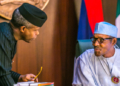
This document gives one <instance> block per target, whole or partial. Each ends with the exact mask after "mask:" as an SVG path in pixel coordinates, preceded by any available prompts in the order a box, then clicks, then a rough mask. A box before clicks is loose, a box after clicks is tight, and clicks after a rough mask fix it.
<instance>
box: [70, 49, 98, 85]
mask: <svg viewBox="0 0 120 86" xmlns="http://www.w3.org/2000/svg"><path fill="white" fill-rule="evenodd" d="M88 61H89V54H88V52H87V51H86V52H84V53H83V54H82V55H80V56H79V57H78V58H77V59H76V62H75V69H74V78H73V83H72V85H73V86H99V85H98V84H96V80H95V75H94V73H93V72H94V71H92V70H91V68H90V65H89V62H88Z"/></svg>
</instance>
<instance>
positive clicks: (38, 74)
mask: <svg viewBox="0 0 120 86" xmlns="http://www.w3.org/2000/svg"><path fill="white" fill-rule="evenodd" d="M41 72H42V67H41V69H40V72H39V73H38V74H37V75H36V77H35V78H34V80H35V79H36V78H37V77H38V76H39V75H40V73H41Z"/></svg>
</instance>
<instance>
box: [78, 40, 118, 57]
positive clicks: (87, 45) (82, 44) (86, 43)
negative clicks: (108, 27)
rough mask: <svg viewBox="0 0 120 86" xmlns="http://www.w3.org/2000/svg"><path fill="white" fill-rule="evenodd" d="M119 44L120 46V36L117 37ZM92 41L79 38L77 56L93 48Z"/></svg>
mask: <svg viewBox="0 0 120 86" xmlns="http://www.w3.org/2000/svg"><path fill="white" fill-rule="evenodd" d="M117 46H119V47H120V38H117ZM92 48H93V46H92V41H91V40H90V39H85V40H78V41H77V44H76V57H78V56H79V55H80V54H82V53H83V52H84V51H85V50H87V49H92Z"/></svg>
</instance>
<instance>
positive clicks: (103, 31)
mask: <svg viewBox="0 0 120 86" xmlns="http://www.w3.org/2000/svg"><path fill="white" fill-rule="evenodd" d="M116 37H117V28H116V27H115V26H114V25H112V24H110V23H107V22H100V23H97V24H96V26H95V32H94V36H93V37H92V38H91V40H92V42H93V46H94V49H89V50H86V51H85V52H84V53H83V54H81V55H80V56H79V57H78V58H77V59H76V64H75V68H74V78H73V83H72V85H73V86H120V82H119V81H120V49H117V48H114V45H115V44H116V42H117V39H116Z"/></svg>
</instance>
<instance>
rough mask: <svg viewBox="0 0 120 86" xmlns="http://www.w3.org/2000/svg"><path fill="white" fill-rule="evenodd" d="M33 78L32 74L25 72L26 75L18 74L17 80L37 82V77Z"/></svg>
mask: <svg viewBox="0 0 120 86" xmlns="http://www.w3.org/2000/svg"><path fill="white" fill-rule="evenodd" d="M34 78H35V75H34V74H26V75H20V77H19V79H18V82H27V81H35V82H38V78H36V79H35V80H34Z"/></svg>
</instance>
